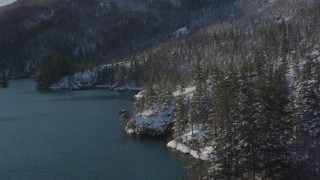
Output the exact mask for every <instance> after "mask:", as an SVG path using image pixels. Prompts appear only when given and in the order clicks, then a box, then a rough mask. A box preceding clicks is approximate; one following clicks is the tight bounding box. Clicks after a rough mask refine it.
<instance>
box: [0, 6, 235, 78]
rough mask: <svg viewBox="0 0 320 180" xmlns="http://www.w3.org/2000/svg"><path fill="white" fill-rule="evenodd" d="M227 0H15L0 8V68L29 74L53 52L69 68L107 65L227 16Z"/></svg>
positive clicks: (13, 74) (228, 9) (17, 73)
mask: <svg viewBox="0 0 320 180" xmlns="http://www.w3.org/2000/svg"><path fill="white" fill-rule="evenodd" d="M232 2H233V0H228V1H222V0H199V1H192V0H183V1H182V0H159V1H150V0H134V1H132V0H121V1H116V0H90V1H88V0H68V1H66V0H18V1H17V2H15V3H13V4H11V5H9V6H5V7H0V24H1V26H0V72H1V73H2V72H5V73H6V74H9V75H10V76H16V77H24V76H27V77H28V76H34V75H35V74H36V72H37V67H38V66H39V64H40V63H41V62H43V61H51V60H52V59H53V58H54V57H55V56H61V57H63V58H64V59H66V60H68V61H69V62H70V63H72V64H74V65H75V66H79V65H80V66H86V65H87V64H96V65H97V64H102V63H110V62H112V61H114V59H115V58H119V57H122V56H125V55H129V54H134V53H136V52H137V51H139V50H141V49H143V48H146V47H149V46H156V45H158V44H159V43H161V42H163V41H165V40H167V39H171V38H174V37H175V36H174V34H173V33H174V32H175V31H176V30H177V29H179V28H182V27H186V28H188V29H189V30H190V31H195V30H197V29H199V28H200V27H202V26H204V25H207V24H208V23H210V22H213V21H217V20H219V19H224V18H227V17H229V16H230V15H231V14H233V13H234V11H235V10H234V9H233V6H232ZM86 67H87V68H89V67H90V66H86ZM78 70H81V69H78Z"/></svg>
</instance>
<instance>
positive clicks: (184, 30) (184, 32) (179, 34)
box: [173, 27, 190, 38]
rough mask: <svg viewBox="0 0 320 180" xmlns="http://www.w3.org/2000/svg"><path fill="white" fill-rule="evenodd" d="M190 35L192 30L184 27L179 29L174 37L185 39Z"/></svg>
mask: <svg viewBox="0 0 320 180" xmlns="http://www.w3.org/2000/svg"><path fill="white" fill-rule="evenodd" d="M189 33H190V30H189V29H188V28H187V27H182V28H179V29H177V30H176V31H175V32H174V33H173V35H174V36H175V37H177V38H179V37H183V36H186V35H188V34H189Z"/></svg>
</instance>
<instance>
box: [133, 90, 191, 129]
mask: <svg viewBox="0 0 320 180" xmlns="http://www.w3.org/2000/svg"><path fill="white" fill-rule="evenodd" d="M194 90H195V87H188V88H185V89H184V90H183V91H182V92H180V91H176V92H174V93H173V94H172V97H173V98H172V101H171V102H170V103H169V104H167V105H164V104H162V105H157V106H153V107H151V108H148V109H145V110H144V111H143V112H141V113H138V114H135V115H134V117H133V118H132V119H131V124H130V125H132V126H133V128H132V129H134V131H135V133H136V134H141V133H142V134H144V133H145V132H148V134H149V135H163V134H165V133H166V132H167V130H168V128H169V127H170V126H171V124H172V123H173V109H174V104H175V101H176V99H177V96H180V95H183V96H185V97H192V95H193V92H194ZM145 93H146V91H145V90H142V91H140V92H139V93H138V94H136V95H135V96H134V98H135V99H136V100H139V99H141V98H143V97H144V96H145ZM127 132H128V131H127ZM128 133H130V134H131V131H130V132H128Z"/></svg>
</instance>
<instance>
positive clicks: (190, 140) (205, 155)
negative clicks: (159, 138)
mask: <svg viewBox="0 0 320 180" xmlns="http://www.w3.org/2000/svg"><path fill="white" fill-rule="evenodd" d="M206 136H207V134H206V132H205V131H204V130H202V129H201V125H198V126H194V130H193V132H192V131H191V130H190V129H189V130H188V132H187V133H185V134H184V135H182V136H181V137H180V139H181V140H177V139H175V140H172V141H170V142H168V143H167V147H168V148H172V149H176V150H177V151H181V152H182V153H184V154H190V155H191V156H193V157H194V158H196V159H201V160H210V159H212V157H213V156H212V150H213V148H212V147H211V146H204V147H199V148H195V147H193V148H192V144H195V142H197V144H199V145H201V144H203V143H201V141H202V139H204V138H205V137H206ZM193 146H195V145H193Z"/></svg>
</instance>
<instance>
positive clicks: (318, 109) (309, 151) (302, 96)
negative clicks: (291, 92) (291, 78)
mask: <svg viewBox="0 0 320 180" xmlns="http://www.w3.org/2000/svg"><path fill="white" fill-rule="evenodd" d="M319 80H320V62H319V57H309V58H308V59H307V61H306V63H305V64H304V66H303V69H302V71H301V73H300V77H299V78H298V79H297V81H296V82H295V111H296V113H295V117H296V118H297V119H298V122H297V132H298V137H297V144H298V146H297V148H298V149H297V150H298V152H300V153H299V154H300V157H301V158H303V161H302V162H301V163H300V165H301V166H298V168H297V169H299V170H300V173H301V174H304V175H306V176H308V177H309V178H314V177H319V176H320V172H319V171H320V170H319V167H320V162H319V161H320V160H319V159H320V157H319V154H320V150H319V147H320V106H319V104H320V87H319V86H320V85H319V84H320V81H319ZM305 157H307V158H305Z"/></svg>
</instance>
